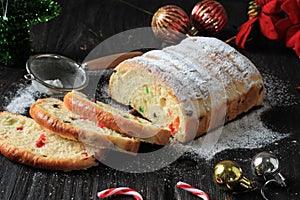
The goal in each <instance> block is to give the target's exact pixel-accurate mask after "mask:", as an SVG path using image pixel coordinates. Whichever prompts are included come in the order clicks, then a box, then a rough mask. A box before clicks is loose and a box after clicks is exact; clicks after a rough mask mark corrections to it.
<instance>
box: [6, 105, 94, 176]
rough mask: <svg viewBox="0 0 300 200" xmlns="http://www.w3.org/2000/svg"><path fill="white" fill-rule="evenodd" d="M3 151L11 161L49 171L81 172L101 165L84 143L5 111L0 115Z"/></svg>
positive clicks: (27, 118)
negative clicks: (61, 135)
mask: <svg viewBox="0 0 300 200" xmlns="http://www.w3.org/2000/svg"><path fill="white" fill-rule="evenodd" d="M0 152H1V153H2V154H3V155H4V156H5V157H7V158H8V159H10V160H12V161H16V162H19V163H22V164H25V165H28V166H32V167H34V168H42V169H47V170H63V171H71V170H80V169H87V168H89V167H92V166H95V165H97V164H98V162H97V161H96V159H95V158H94V152H93V151H92V150H91V149H89V148H87V147H86V146H84V145H83V144H82V143H80V142H78V141H74V140H70V139H66V138H63V137H60V136H59V135H57V134H54V133H51V132H49V131H46V130H45V129H44V128H43V127H41V126H40V125H39V124H37V123H36V122H35V121H34V120H33V119H31V118H29V117H26V116H23V115H19V114H14V113H10V112H6V111H4V112H1V113H0ZM97 157H98V158H99V155H98V156H97Z"/></svg>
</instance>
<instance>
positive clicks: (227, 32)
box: [0, 0, 300, 200]
mask: <svg viewBox="0 0 300 200" xmlns="http://www.w3.org/2000/svg"><path fill="white" fill-rule="evenodd" d="M59 2H60V4H61V6H62V12H61V14H60V15H59V16H58V17H57V18H55V19H54V20H51V21H49V22H48V23H43V24H39V25H36V26H34V27H31V34H32V38H33V47H34V50H35V52H36V53H57V54H62V55H65V56H68V57H71V58H73V59H74V60H76V61H79V62H82V61H83V60H84V59H85V57H86V56H87V55H88V54H89V52H90V51H92V49H94V48H95V47H96V46H97V45H98V44H99V43H101V42H102V41H103V40H105V39H107V38H109V37H110V36H113V35H114V34H117V33H119V32H122V31H125V30H129V29H133V28H138V27H149V26H150V21H151V18H152V16H151V15H149V14H147V13H145V12H142V11H140V10H138V9H136V8H133V7H132V6H128V5H127V4H124V2H122V1H118V0H110V1H108V0H106V1H104V0H102V1H99V0H89V1H84V0H76V1H75V0H73V1H72V0H59ZM128 2H130V3H131V4H133V5H135V6H137V7H140V8H142V9H144V10H147V11H150V12H152V13H154V12H155V11H156V10H157V9H158V8H159V7H161V6H162V5H166V4H176V5H179V6H181V7H183V8H184V9H185V10H186V12H187V13H190V11H191V9H192V8H193V6H194V5H195V3H196V2H197V1H194V0H193V1H179V0H177V1H175V0H174V1H171V0H169V1H159V0H151V1H141V0H130V1H129V0H128ZM221 2H222V3H223V5H224V7H225V9H226V10H227V13H228V18H229V21H228V24H227V26H226V28H225V29H224V31H223V32H222V33H220V34H219V35H217V37H219V38H221V39H225V38H229V37H231V36H233V35H234V34H236V32H237V30H238V27H239V26H240V25H241V24H242V22H244V21H245V20H246V10H247V1H246V0H243V1H240V0H230V1H225V0H224V1H221ZM122 45H125V44H120V46H122ZM232 45H233V44H232ZM112 51H113V50H112ZM240 51H241V52H242V53H243V54H245V55H246V56H247V57H249V58H250V59H251V60H252V61H253V62H254V63H255V65H256V66H257V67H258V69H259V70H260V71H261V73H262V75H263V76H264V80H265V81H266V92H267V95H266V98H265V102H266V103H267V104H268V105H271V108H270V109H267V110H266V111H265V112H263V113H262V115H261V116H260V118H261V120H262V121H263V123H264V124H265V126H267V127H268V128H269V129H271V130H274V131H276V132H278V134H286V133H288V136H286V137H283V139H280V140H278V141H276V142H272V143H266V144H265V145H263V146H262V147H259V148H232V149H227V150H224V151H221V152H219V153H217V154H216V155H215V156H214V157H213V158H212V159H210V160H205V159H202V158H197V157H194V156H193V155H192V154H184V155H182V156H181V157H180V158H179V159H177V160H176V161H175V162H173V163H172V164H170V165H169V166H166V167H164V168H162V169H160V170H157V171H154V172H147V173H141V174H140V173H128V172H122V171H118V170H114V169H112V168H110V167H107V166H105V165H103V164H100V165H99V166H97V167H93V168H91V169H88V170H86V171H74V172H69V173H64V172H60V171H45V170H40V169H33V168H31V167H27V166H23V165H20V164H18V163H14V162H11V161H9V160H7V159H6V158H5V157H3V156H2V155H0V199H4V200H6V199H14V200H15V199H22V200H24V199H35V200H36V199H97V196H96V193H97V191H100V190H103V189H106V188H110V187H119V186H126V187H131V188H134V189H136V190H137V191H139V192H140V193H141V194H142V196H143V197H144V199H147V200H148V199H149V200H150V199H151V200H167V199H182V200H186V199H191V200H192V199H199V198H197V197H195V196H192V195H190V194H188V193H187V192H185V191H182V190H178V189H176V188H175V184H176V183H177V181H179V180H181V181H185V182H187V183H189V184H191V185H194V186H196V187H198V188H201V189H203V190H204V191H206V192H207V193H208V194H209V195H210V197H211V199H213V200H222V199H224V200H225V199H226V200H227V199H232V200H235V199H243V200H258V199H262V197H261V195H260V193H259V191H253V192H249V193H244V194H231V193H229V192H225V191H222V190H220V189H219V188H218V187H217V186H216V185H215V184H214V183H213V181H212V169H213V167H214V165H215V164H216V163H218V162H219V161H221V160H225V159H230V160H234V161H237V162H238V163H239V164H240V166H241V167H242V168H243V170H244V174H245V176H246V177H248V178H249V179H256V178H257V177H256V176H255V175H254V174H253V173H252V172H251V169H250V163H251V158H252V157H253V156H254V155H255V154H256V153H258V152H260V151H272V152H273V153H274V154H275V155H276V156H277V157H278V158H279V160H280V169H279V171H280V172H281V173H282V174H284V176H285V177H286V179H287V188H286V189H280V188H270V189H269V190H268V195H269V196H270V197H272V198H271V199H275V200H277V199H278V200H279V199H280V200H288V199H289V200H296V199H300V170H299V169H300V148H299V144H300V125H299V122H298V121H299V119H300V93H299V92H298V91H296V89H295V87H296V86H297V85H300V62H299V58H298V57H297V56H296V55H295V53H294V52H293V51H292V50H291V49H287V48H286V47H285V46H284V45H282V44H280V43H278V42H275V41H269V40H266V39H265V38H264V37H262V36H261V35H259V34H258V35H257V36H256V37H255V39H254V40H252V41H251V42H250V43H249V45H248V49H247V50H240ZM17 67H18V69H17V68H7V67H5V66H1V70H0V77H1V78H0V94H1V98H0V100H1V102H2V103H1V109H5V106H6V104H7V103H8V102H9V101H10V99H11V98H13V96H14V94H15V93H14V92H15V91H16V90H17V89H18V85H19V84H23V85H24V84H29V83H27V82H26V81H25V80H24V79H23V75H24V73H25V69H24V68H25V66H17ZM266 77H272V78H273V79H275V80H273V81H269V79H268V78H266ZM276 80H278V81H279V82H280V83H282V82H283V83H284V88H285V90H284V93H282V88H276V87H282V86H283V85H282V84H277V85H274V83H278V82H276ZM272 84H273V85H272ZM277 90H278V91H277ZM276 92H278V95H276ZM269 93H272V95H268V94H269ZM273 97H276V98H274V99H273ZM258 109H261V108H258ZM242 117H243V116H242ZM232 123H238V122H236V121H235V122H232ZM233 142H234V141H233ZM249 142H251V141H249ZM262 142H263V141H262ZM112 199H132V198H131V197H125V196H116V197H113V198H112Z"/></svg>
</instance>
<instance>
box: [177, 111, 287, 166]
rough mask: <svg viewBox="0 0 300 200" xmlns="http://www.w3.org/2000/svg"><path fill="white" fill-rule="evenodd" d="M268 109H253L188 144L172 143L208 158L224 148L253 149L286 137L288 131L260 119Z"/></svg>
mask: <svg viewBox="0 0 300 200" xmlns="http://www.w3.org/2000/svg"><path fill="white" fill-rule="evenodd" d="M267 109H268V106H267V105H263V108H260V109H257V110H253V111H251V112H250V113H248V114H246V115H244V116H242V117H241V118H240V119H238V120H236V121H233V122H229V123H228V124H226V125H225V126H224V127H221V128H219V129H216V130H214V131H212V132H209V133H208V134H206V135H205V136H203V137H200V138H198V139H196V140H195V141H194V142H193V143H191V144H189V145H182V144H178V143H176V144H173V145H175V146H177V147H178V148H176V149H177V150H178V151H182V152H187V153H191V154H193V155H196V156H194V157H196V158H197V157H198V158H204V159H206V160H210V159H212V158H213V157H214V155H215V154H217V153H219V152H221V151H224V150H226V149H238V148H244V149H254V148H261V147H264V146H265V145H267V144H270V143H273V142H275V141H278V140H280V139H283V138H285V137H287V136H288V135H289V134H288V133H279V132H276V131H273V130H271V129H269V128H268V127H266V126H265V125H264V123H263V122H262V121H261V120H260V115H261V114H262V113H263V112H264V111H265V110H267Z"/></svg>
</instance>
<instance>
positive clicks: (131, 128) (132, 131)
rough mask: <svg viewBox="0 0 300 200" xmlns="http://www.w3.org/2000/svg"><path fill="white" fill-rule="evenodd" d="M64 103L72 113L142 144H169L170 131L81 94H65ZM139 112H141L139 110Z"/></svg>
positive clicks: (75, 92)
mask: <svg viewBox="0 0 300 200" xmlns="http://www.w3.org/2000/svg"><path fill="white" fill-rule="evenodd" d="M64 103H65V106H66V107H67V108H68V109H69V110H71V111H72V112H74V113H76V114H79V115H80V116H83V117H85V118H87V119H89V120H92V121H94V122H97V123H98V124H103V126H105V127H107V128H109V129H112V130H115V131H117V132H119V133H122V134H125V135H127V136H130V137H135V138H139V139H141V141H143V142H148V143H154V144H158V145H166V144H168V143H169V140H170V135H171V133H170V131H168V130H166V129H162V128H160V127H159V126H157V125H155V124H153V123H151V122H149V121H147V120H145V119H142V118H140V117H137V116H134V115H131V114H129V113H128V112H126V111H121V110H119V109H116V108H114V107H112V106H110V105H107V104H104V103H102V102H99V101H96V102H92V101H91V100H89V99H88V98H87V96H86V95H85V94H83V93H81V92H77V91H72V92H69V93H67V94H66V95H65V97H64ZM140 112H143V110H141V109H140Z"/></svg>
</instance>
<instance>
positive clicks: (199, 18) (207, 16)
mask: <svg viewBox="0 0 300 200" xmlns="http://www.w3.org/2000/svg"><path fill="white" fill-rule="evenodd" d="M190 18H191V24H192V26H193V27H192V29H191V31H190V35H196V34H197V33H198V32H203V33H206V34H215V33H218V32H219V31H221V30H222V29H223V28H224V27H225V25H226V23H227V14H226V11H225V9H224V7H223V6H222V5H221V4H220V3H219V2H217V1H214V0H203V1H200V2H199V3H197V4H196V5H195V7H194V8H193V10H192V13H191V17H190Z"/></svg>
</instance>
